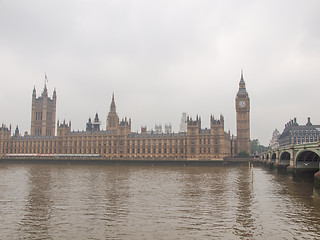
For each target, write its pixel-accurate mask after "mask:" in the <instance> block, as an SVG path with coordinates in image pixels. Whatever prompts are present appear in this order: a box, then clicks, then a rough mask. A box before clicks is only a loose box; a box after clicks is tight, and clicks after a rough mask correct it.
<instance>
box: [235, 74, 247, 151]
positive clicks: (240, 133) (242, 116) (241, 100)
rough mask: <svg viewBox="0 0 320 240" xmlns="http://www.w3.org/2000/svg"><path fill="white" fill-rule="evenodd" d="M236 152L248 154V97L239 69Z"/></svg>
mask: <svg viewBox="0 0 320 240" xmlns="http://www.w3.org/2000/svg"><path fill="white" fill-rule="evenodd" d="M236 115H237V152H238V153H240V152H243V151H245V152H247V153H249V154H250V98H249V95H248V92H247V89H246V84H245V82H244V78H243V71H242V70H241V77H240V82H239V90H238V93H237V96H236Z"/></svg>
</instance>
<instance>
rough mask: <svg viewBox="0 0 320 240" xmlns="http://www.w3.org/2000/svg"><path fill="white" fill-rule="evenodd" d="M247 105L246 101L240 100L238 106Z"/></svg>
mask: <svg viewBox="0 0 320 240" xmlns="http://www.w3.org/2000/svg"><path fill="white" fill-rule="evenodd" d="M246 105H247V103H246V101H240V102H239V107H245V106H246Z"/></svg>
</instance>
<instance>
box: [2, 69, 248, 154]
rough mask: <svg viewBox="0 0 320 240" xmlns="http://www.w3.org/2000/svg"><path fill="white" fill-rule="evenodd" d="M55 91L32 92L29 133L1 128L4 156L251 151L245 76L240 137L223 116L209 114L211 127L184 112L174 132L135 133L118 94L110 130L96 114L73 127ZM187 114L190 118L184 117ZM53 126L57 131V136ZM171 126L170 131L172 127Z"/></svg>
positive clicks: (238, 107) (238, 105) (241, 86)
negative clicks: (61, 115) (62, 117)
mask: <svg viewBox="0 0 320 240" xmlns="http://www.w3.org/2000/svg"><path fill="white" fill-rule="evenodd" d="M56 101H57V94H56V91H55V90H54V92H53V95H52V98H50V97H49V96H48V91H47V87H46V85H45V87H44V90H43V92H42V94H41V96H39V97H38V98H37V96H36V90H35V89H34V90H33V94H32V115H31V134H30V135H28V134H27V133H25V134H24V136H21V135H20V133H19V129H18V127H17V128H16V130H15V132H14V134H13V135H12V134H11V130H12V129H11V125H10V127H7V126H5V125H4V124H2V126H1V127H0V156H6V155H7V156H14V155H16V156H32V155H34V154H40V155H44V156H46V155H48V156H50V155H55V156H58V155H70V156H71V155H74V156H89V155H93V154H94V155H95V156H100V157H102V158H105V159H117V160H121V159H127V160H135V159H137V160H138V159H139V160H140V159H154V160H223V159H224V158H226V157H233V156H237V154H238V153H239V152H241V151H246V152H248V153H250V126H249V123H250V115H249V111H250V100H249V96H248V93H247V91H246V87H245V82H244V79H243V74H242V72H241V79H240V83H239V91H238V93H237V96H236V99H235V102H236V117H237V135H238V136H237V137H235V136H230V131H229V132H226V131H225V129H224V117H223V116H222V115H220V116H219V117H218V118H215V117H214V116H211V117H210V128H202V127H201V117H199V116H196V117H195V118H192V117H190V116H187V117H186V116H184V115H183V121H185V124H186V127H185V128H184V127H183V128H182V129H183V131H180V132H179V133H174V132H172V131H171V128H170V127H171V125H170V126H168V127H167V128H166V129H165V131H164V132H162V129H160V128H159V129H157V130H156V131H147V128H146V127H142V128H141V131H140V133H135V132H132V130H131V119H127V118H124V119H122V120H120V119H119V116H118V114H117V111H116V103H115V98H114V95H112V100H111V104H110V111H109V114H108V116H107V124H106V129H104V130H102V129H101V122H100V120H99V116H98V114H96V115H95V117H94V120H93V121H92V120H91V119H89V120H88V122H87V123H86V130H84V131H72V129H71V121H70V122H65V121H63V122H59V121H58V122H57V124H55V119H56ZM185 117H186V118H185ZM55 126H56V127H57V135H55V134H54V133H55ZM169 128H170V129H169Z"/></svg>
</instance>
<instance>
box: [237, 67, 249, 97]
mask: <svg viewBox="0 0 320 240" xmlns="http://www.w3.org/2000/svg"><path fill="white" fill-rule="evenodd" d="M247 95H248V93H247V90H246V83H245V82H244V78H243V70H242V69H241V77H240V82H239V91H238V94H237V96H247Z"/></svg>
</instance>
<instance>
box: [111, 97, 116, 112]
mask: <svg viewBox="0 0 320 240" xmlns="http://www.w3.org/2000/svg"><path fill="white" fill-rule="evenodd" d="M110 112H116V104H115V102H114V93H112V101H111V105H110Z"/></svg>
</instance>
